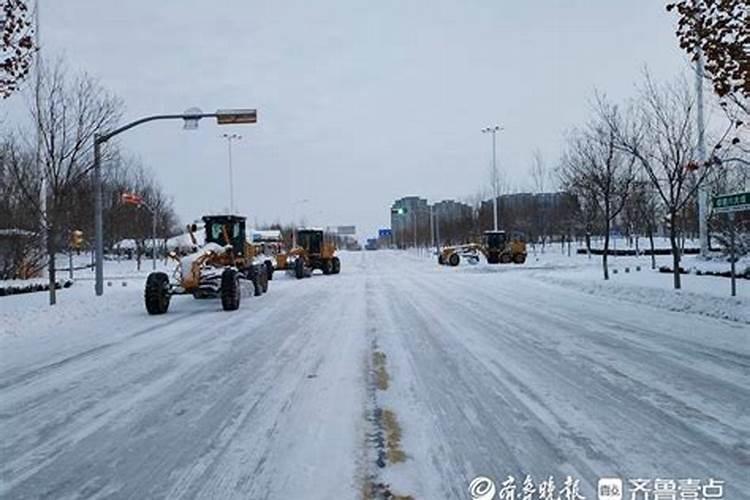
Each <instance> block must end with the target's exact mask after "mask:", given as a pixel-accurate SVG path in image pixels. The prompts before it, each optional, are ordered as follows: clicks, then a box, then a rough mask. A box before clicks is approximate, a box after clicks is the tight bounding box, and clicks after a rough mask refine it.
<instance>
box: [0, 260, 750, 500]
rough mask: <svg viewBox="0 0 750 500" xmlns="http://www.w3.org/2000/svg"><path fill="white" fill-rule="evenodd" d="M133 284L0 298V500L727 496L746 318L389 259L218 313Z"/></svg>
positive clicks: (740, 437) (280, 284)
mask: <svg viewBox="0 0 750 500" xmlns="http://www.w3.org/2000/svg"><path fill="white" fill-rule="evenodd" d="M76 286H78V285H76ZM138 286H140V283H139V282H135V281H134V282H133V283H132V284H131V286H129V287H127V288H120V289H117V288H116V287H115V288H112V289H108V290H107V294H106V295H105V297H104V298H103V299H99V300H100V301H101V304H99V303H96V304H95V305H94V306H91V305H90V304H89V302H90V301H93V300H94V299H93V298H91V297H89V291H88V290H86V292H87V293H86V294H85V297H84V296H83V295H84V294H82V295H81V297H80V299H79V298H76V300H69V301H67V302H68V303H66V300H65V293H69V294H76V293H80V292H77V291H75V289H76V287H73V289H71V291H69V292H64V293H63V294H62V299H61V305H60V309H59V310H58V311H59V313H57V314H58V316H59V317H60V320H59V321H56V320H55V317H52V316H50V314H49V313H48V312H46V311H45V312H38V311H37V309H35V308H34V307H31V306H28V309H29V311H26V310H25V309H23V308H24V307H26V304H20V303H19V300H21V299H19V297H13V298H9V299H3V300H12V301H15V302H7V303H8V304H12V305H13V307H14V308H16V307H18V308H20V309H19V310H21V311H22V312H21V313H18V314H19V315H20V318H21V320H23V321H28V322H29V324H28V325H27V326H26V328H25V330H24V329H22V328H19V326H18V325H19V322H20V321H21V320H18V319H17V320H16V323H6V324H11V325H15V326H11V327H8V328H14V329H13V330H11V331H9V332H6V335H0V348H1V349H2V350H1V351H0V352H1V353H2V354H1V355H0V356H2V358H1V359H0V360H1V361H2V363H1V364H0V460H1V461H0V473H1V475H0V481H1V482H0V497H3V498H81V497H84V498H252V499H256V498H272V499H276V498H290V497H294V498H321V499H322V498H370V497H377V495H378V493H377V492H382V491H383V490H384V489H385V486H384V485H386V484H388V485H389V486H388V488H389V489H390V490H391V491H393V492H394V493H398V494H401V495H411V496H412V497H413V498H457V499H458V498H469V495H468V491H467V484H468V482H469V481H470V480H471V479H472V478H473V477H475V476H477V475H487V476H490V477H493V478H496V479H497V480H498V482H499V481H500V480H502V479H504V478H505V477H507V476H509V475H511V476H515V477H516V478H517V479H519V478H523V477H524V476H525V475H526V474H530V475H532V476H533V477H534V478H535V480H541V479H544V478H546V477H548V476H554V477H555V479H556V481H557V482H558V483H562V481H563V479H564V478H565V477H566V476H572V477H574V478H577V479H579V480H580V483H581V489H582V491H583V493H584V494H585V495H586V496H587V497H588V498H595V494H594V488H595V484H596V480H597V478H598V477H600V476H618V477H622V478H675V479H677V478H685V477H690V478H700V479H701V480H706V479H708V478H717V479H720V480H723V481H726V493H725V497H726V498H740V496H741V493H740V492H747V491H748V488H750V484H749V482H748V480H747V478H746V474H745V473H746V471H747V468H748V466H750V444H749V443H750V431H749V430H750V417H748V414H749V412H748V402H749V401H750V343H749V342H748V332H747V331H745V330H746V327H747V325H741V324H740V323H732V322H728V321H722V320H715V319H711V318H705V317H699V316H695V315H690V314H680V313H673V312H667V311H662V310H657V309H652V308H649V307H647V306H642V305H635V304H631V303H627V302H621V301H616V300H613V299H606V298H600V297H595V296H591V295H585V294H582V293H578V292H574V291H570V290H567V289H564V288H561V287H559V286H555V285H552V284H548V283H546V282H544V281H543V280H539V279H538V278H537V277H534V276H533V275H532V273H530V272H529V271H528V269H526V268H522V267H516V266H511V267H508V268H507V271H506V270H505V269H504V270H503V272H483V268H482V267H481V266H480V267H477V268H457V269H453V268H445V267H438V266H436V265H434V264H433V263H432V262H431V261H426V260H424V259H418V258H416V257H413V256H407V255H404V254H400V253H397V252H372V253H370V252H367V253H365V252H360V253H353V254H346V255H345V256H344V260H343V267H342V274H340V275H338V276H319V275H315V276H313V277H312V278H311V279H306V280H302V281H301V282H297V281H296V280H292V279H288V278H286V277H285V276H279V277H278V279H275V280H274V281H273V282H272V283H271V290H270V292H269V293H268V294H267V295H265V296H263V297H261V298H252V297H245V298H243V303H242V305H241V307H240V310H239V311H237V312H234V313H225V312H223V311H221V310H220V306H219V305H218V303H217V302H215V301H195V300H193V299H191V298H185V297H180V298H175V299H174V301H173V304H172V308H171V309H170V312H169V313H168V314H167V315H165V316H160V317H149V316H147V315H146V314H145V313H144V311H143V306H142V304H141V297H140V290H139V289H138V288H137V287H138ZM37 295H39V294H37ZM71 297H72V295H71ZM25 300H27V301H29V300H32V299H25ZM33 300H38V299H36V298H34V299H33ZM0 306H2V303H0ZM38 309H39V311H42V309H41V308H38ZM13 314H14V313H13ZM13 314H9V316H13ZM14 317H15V316H14ZM0 328H3V327H2V326H0ZM382 377H384V378H382ZM383 380H385V382H383ZM384 412H386V413H387V414H388V415H390V416H391V417H392V419H395V421H396V422H397V424H396V425H397V427H398V429H399V431H400V432H399V436H398V439H395V440H394V441H393V442H392V441H391V440H390V439H385V440H384V439H382V436H383V435H384V434H385V435H386V436H388V435H389V434H388V432H389V429H392V428H393V422H392V421H389V420H388V418H383V415H384V414H385V413H384ZM384 441H385V444H384ZM393 451H400V452H402V453H403V455H402V456H401V458H398V456H397V454H393V453H390V452H393ZM379 461H380V464H379V465H378V462H379ZM380 465H382V466H383V467H381V466H380ZM373 492H375V493H373ZM733 495H734V496H733Z"/></svg>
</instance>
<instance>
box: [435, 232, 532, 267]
mask: <svg viewBox="0 0 750 500" xmlns="http://www.w3.org/2000/svg"><path fill="white" fill-rule="evenodd" d="M481 256H484V258H485V259H486V260H487V263H488V264H510V263H511V262H513V263H514V264H523V263H524V262H526V243H525V242H524V241H523V239H522V238H520V237H519V236H515V237H508V234H507V233H506V232H505V231H485V232H484V233H483V234H482V243H467V244H465V245H455V246H449V247H445V248H443V249H442V250H441V251H440V252H439V253H438V264H440V265H444V266H457V265H458V264H459V263H460V262H461V259H462V258H464V259H466V261H467V262H469V263H471V264H476V263H477V262H479V259H480V257H481Z"/></svg>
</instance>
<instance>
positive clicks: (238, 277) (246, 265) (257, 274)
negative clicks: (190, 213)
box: [144, 215, 268, 314]
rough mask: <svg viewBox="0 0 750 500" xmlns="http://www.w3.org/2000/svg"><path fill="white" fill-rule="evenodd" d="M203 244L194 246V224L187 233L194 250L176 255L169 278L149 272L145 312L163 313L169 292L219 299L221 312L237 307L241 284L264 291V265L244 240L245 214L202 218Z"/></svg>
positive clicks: (265, 276)
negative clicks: (175, 263)
mask: <svg viewBox="0 0 750 500" xmlns="http://www.w3.org/2000/svg"><path fill="white" fill-rule="evenodd" d="M203 222H204V223H205V231H206V234H205V244H204V245H203V246H202V247H198V243H197V240H196V238H195V234H194V233H195V231H196V230H197V228H196V226H195V224H192V225H190V226H188V232H189V233H190V237H191V239H192V241H193V245H194V248H196V249H197V251H195V252H193V253H190V254H188V255H185V256H183V257H178V256H177V254H176V253H174V252H172V253H170V257H172V258H173V259H174V260H176V261H177V263H178V264H177V267H176V269H175V271H174V273H173V277H172V279H171V280H170V278H169V276H167V273H163V272H153V273H151V274H149V275H148V278H147V279H146V289H145V293H144V299H145V303H146V310H147V311H148V313H149V314H164V313H165V312H167V310H168V309H169V302H170V299H171V297H172V295H192V296H193V297H195V298H196V299H203V298H214V297H220V298H221V305H222V308H223V309H224V310H225V311H233V310H235V309H238V308H239V306H240V297H241V295H242V293H241V287H242V283H243V282H245V283H251V284H252V286H253V293H254V295H256V296H257V295H262V294H263V293H265V292H266V291H267V290H268V273H267V265H266V264H265V262H263V259H262V256H259V255H256V248H255V247H254V246H253V245H252V244H251V243H248V241H247V240H246V239H245V217H241V216H237V215H213V216H205V217H203Z"/></svg>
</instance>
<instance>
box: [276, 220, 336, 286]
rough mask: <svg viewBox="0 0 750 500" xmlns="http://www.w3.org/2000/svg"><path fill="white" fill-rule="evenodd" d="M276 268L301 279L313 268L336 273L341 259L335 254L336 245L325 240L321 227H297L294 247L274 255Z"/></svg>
mask: <svg viewBox="0 0 750 500" xmlns="http://www.w3.org/2000/svg"><path fill="white" fill-rule="evenodd" d="M276 269H284V270H286V271H287V272H289V273H291V274H293V275H294V277H295V278H297V279H302V278H307V277H309V276H311V275H312V272H313V270H315V269H320V270H321V271H323V274H338V273H339V272H341V260H340V259H339V258H338V257H337V256H336V245H335V244H334V243H333V242H330V241H328V242H327V241H325V235H324V233H323V230H322V229H299V230H297V244H296V245H295V246H294V248H292V249H291V250H289V251H288V252H287V253H284V254H279V255H277V256H276Z"/></svg>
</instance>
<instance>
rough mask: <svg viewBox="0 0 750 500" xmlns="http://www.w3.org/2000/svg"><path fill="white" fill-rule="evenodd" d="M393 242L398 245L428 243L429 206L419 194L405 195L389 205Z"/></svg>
mask: <svg viewBox="0 0 750 500" xmlns="http://www.w3.org/2000/svg"><path fill="white" fill-rule="evenodd" d="M391 229H392V230H393V242H394V243H395V244H396V245H397V246H399V247H405V246H413V245H414V243H415V242H416V243H417V245H425V244H429V240H430V206H429V204H428V203H427V200H425V199H424V198H420V197H419V196H406V197H404V198H401V199H398V200H396V201H394V202H393V205H391Z"/></svg>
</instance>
